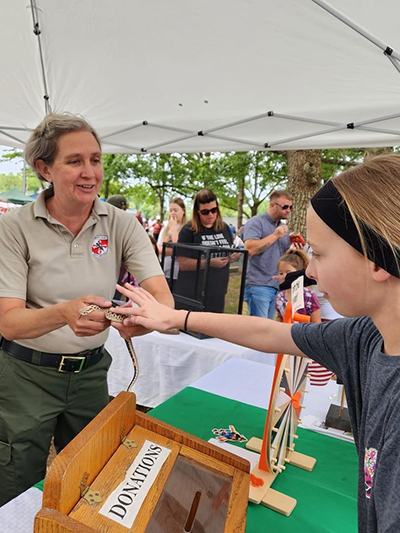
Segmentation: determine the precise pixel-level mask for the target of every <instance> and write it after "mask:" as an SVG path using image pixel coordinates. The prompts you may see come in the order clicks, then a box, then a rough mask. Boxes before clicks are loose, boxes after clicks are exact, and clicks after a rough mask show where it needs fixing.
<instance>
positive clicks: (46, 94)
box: [31, 0, 51, 115]
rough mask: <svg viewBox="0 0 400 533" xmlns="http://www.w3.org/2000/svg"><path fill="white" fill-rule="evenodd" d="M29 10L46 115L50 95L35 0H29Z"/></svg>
mask: <svg viewBox="0 0 400 533" xmlns="http://www.w3.org/2000/svg"><path fill="white" fill-rule="evenodd" d="M31 11H32V19H33V33H34V34H35V35H36V37H37V38H38V44H39V56H40V66H41V70H42V81H43V87H44V96H43V98H44V108H45V112H46V115H47V113H51V106H50V103H49V100H50V96H49V91H48V88H47V79H46V70H45V68H44V58H43V49H42V41H41V38H40V34H41V29H40V25H39V18H38V16H37V6H36V0H31Z"/></svg>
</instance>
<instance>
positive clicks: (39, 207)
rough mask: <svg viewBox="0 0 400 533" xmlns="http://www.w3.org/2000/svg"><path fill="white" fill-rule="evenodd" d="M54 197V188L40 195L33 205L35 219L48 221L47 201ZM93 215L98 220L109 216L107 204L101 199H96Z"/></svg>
mask: <svg viewBox="0 0 400 533" xmlns="http://www.w3.org/2000/svg"><path fill="white" fill-rule="evenodd" d="M53 195H54V191H53V188H52V187H50V188H49V189H45V190H44V191H42V192H41V193H40V194H39V196H38V197H37V199H36V201H35V202H34V205H33V213H34V216H35V218H45V219H48V216H49V212H48V210H47V207H46V199H47V198H50V196H53ZM91 214H93V215H94V216H95V217H96V218H99V216H101V215H108V211H107V206H106V205H105V202H102V201H101V200H100V198H98V197H96V199H95V201H94V204H93V208H92V213H91Z"/></svg>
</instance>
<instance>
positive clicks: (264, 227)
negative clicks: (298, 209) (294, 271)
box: [244, 213, 290, 289]
mask: <svg viewBox="0 0 400 533" xmlns="http://www.w3.org/2000/svg"><path fill="white" fill-rule="evenodd" d="M280 225H282V223H281V222H280V223H279V224H278V226H280ZM278 226H277V225H276V222H275V220H274V219H273V218H272V217H270V216H269V214H268V213H263V214H262V215H257V216H255V217H253V218H251V219H250V220H248V221H247V222H246V224H245V226H244V240H245V241H246V240H247V239H263V238H264V237H266V236H267V235H271V233H273V232H274V231H275V230H276V228H277V227H278ZM289 247H290V239H289V236H288V235H286V236H285V237H282V239H278V240H277V241H276V242H274V243H273V244H271V246H270V247H269V248H267V249H266V250H265V252H263V253H262V254H257V255H252V256H251V257H249V262H248V264H247V273H246V285H262V286H264V287H274V288H275V289H278V287H279V281H278V280H275V279H272V276H276V275H277V273H278V260H279V258H280V257H281V256H282V255H283V254H284V253H285V252H286V250H287V249H288V248H289Z"/></svg>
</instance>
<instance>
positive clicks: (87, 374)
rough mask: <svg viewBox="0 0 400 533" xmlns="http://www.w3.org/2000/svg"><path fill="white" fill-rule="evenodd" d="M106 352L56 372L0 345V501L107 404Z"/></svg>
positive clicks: (42, 470) (41, 470)
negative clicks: (77, 368) (78, 367)
mask: <svg viewBox="0 0 400 533" xmlns="http://www.w3.org/2000/svg"><path fill="white" fill-rule="evenodd" d="M110 364H111V357H110V355H109V354H108V353H107V352H106V351H104V355H103V357H102V358H101V360H100V361H99V362H98V363H97V364H95V365H93V366H91V367H89V368H88V369H86V370H83V371H82V372H79V373H77V374H74V373H62V372H58V371H57V370H56V369H53V368H46V367H43V366H37V365H35V364H32V363H27V362H25V361H20V360H19V359H16V358H15V357H13V356H11V355H9V354H7V353H6V352H4V351H3V350H0V506H1V505H4V504H5V503H7V502H8V501H9V500H11V499H12V498H15V497H16V496H18V494H20V493H21V492H24V491H25V490H26V489H28V488H29V487H31V486H32V485H34V484H35V483H37V482H38V481H40V480H41V479H43V478H44V477H45V474H46V460H47V456H48V453H49V447H50V441H51V438H52V437H53V436H54V444H55V447H56V450H57V452H59V451H60V450H62V448H63V447H64V446H66V445H67V444H68V442H69V441H70V440H72V439H73V438H74V437H75V435H77V434H78V433H79V432H80V431H81V430H82V429H83V428H84V427H85V426H86V425H87V424H88V423H89V422H90V421H91V420H92V419H93V418H94V417H95V416H96V415H97V414H98V413H99V412H100V411H101V410H102V409H103V407H105V406H106V405H107V403H108V387H107V371H108V368H109V366H110Z"/></svg>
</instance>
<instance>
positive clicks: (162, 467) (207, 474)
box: [34, 392, 250, 533]
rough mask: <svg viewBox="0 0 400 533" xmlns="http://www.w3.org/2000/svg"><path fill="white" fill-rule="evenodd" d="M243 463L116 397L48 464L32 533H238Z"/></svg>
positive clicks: (245, 487)
mask: <svg viewBox="0 0 400 533" xmlns="http://www.w3.org/2000/svg"><path fill="white" fill-rule="evenodd" d="M249 479H250V475H249V463H248V462H247V461H246V460H244V459H241V458H240V457H237V456H235V455H232V454H230V453H228V452H225V451H222V450H221V449H220V448H217V447H215V446H212V445H211V444H208V443H207V442H205V441H203V440H201V439H199V438H197V437H194V436H192V435H189V434H188V433H185V432H184V431H180V430H179V429H176V428H174V427H172V426H170V425H168V424H166V423H164V422H161V421H159V420H156V419H155V418H152V417H150V416H148V415H145V414H142V413H139V412H138V411H136V397H135V395H134V394H132V393H128V392H121V393H120V394H119V395H118V396H117V398H115V399H114V400H113V401H112V402H111V403H110V404H109V405H108V406H107V407H106V408H105V409H104V410H103V411H102V412H101V413H100V414H99V415H98V416H97V417H96V418H95V419H94V420H93V421H92V422H91V423H90V424H89V425H88V426H87V427H86V428H85V429H84V430H83V431H82V432H81V433H80V434H79V435H78V436H77V437H76V438H75V439H74V440H73V441H72V442H71V443H70V444H69V445H68V446H67V447H66V448H65V449H64V450H63V451H62V452H61V453H60V454H59V455H58V456H57V457H56V458H55V459H54V461H53V463H52V465H51V468H50V470H49V472H48V474H47V476H46V480H45V484H44V491H43V508H42V509H41V510H40V511H39V513H38V514H37V515H36V518H35V526H34V531H35V532H36V533H45V532H46V533H47V532H51V533H66V532H79V533H89V532H94V531H101V532H112V533H122V532H124V533H126V532H128V531H132V532H133V531H134V532H135V533H141V532H143V533H144V532H146V533H158V532H160V533H161V532H168V533H175V532H176V533H178V532H179V533H182V532H193V533H219V532H221V533H222V532H223V533H241V532H244V531H245V525H246V510H247V501H248V495H249Z"/></svg>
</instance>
